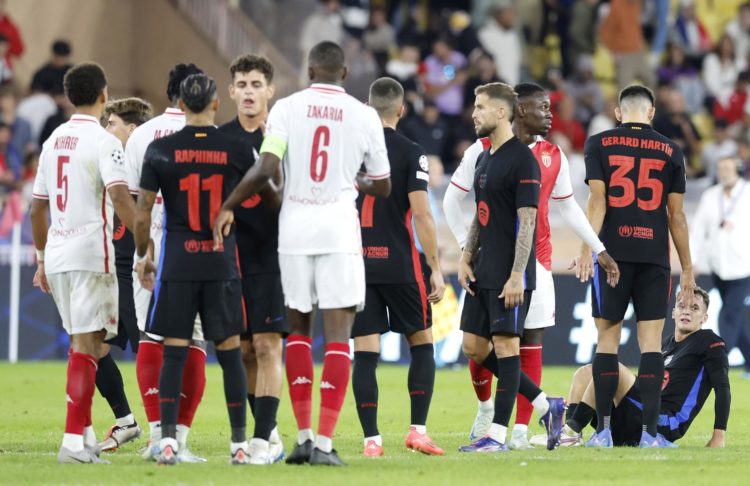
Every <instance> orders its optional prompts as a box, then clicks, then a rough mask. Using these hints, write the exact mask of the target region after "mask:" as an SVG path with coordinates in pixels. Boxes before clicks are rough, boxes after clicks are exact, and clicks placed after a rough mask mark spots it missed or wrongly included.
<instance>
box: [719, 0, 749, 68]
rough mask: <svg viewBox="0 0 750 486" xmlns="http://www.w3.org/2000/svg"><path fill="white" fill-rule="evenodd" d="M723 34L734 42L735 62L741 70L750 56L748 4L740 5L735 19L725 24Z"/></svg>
mask: <svg viewBox="0 0 750 486" xmlns="http://www.w3.org/2000/svg"><path fill="white" fill-rule="evenodd" d="M724 32H725V33H726V34H727V35H728V36H729V37H731V38H732V40H733V41H734V51H735V52H734V55H735V62H736V63H737V66H738V67H740V68H741V69H743V68H744V67H745V66H747V57H748V55H750V2H745V3H743V4H742V5H740V7H739V9H738V10H737V17H736V18H735V19H734V20H732V21H731V22H729V23H728V24H727V26H726V30H725V31H724Z"/></svg>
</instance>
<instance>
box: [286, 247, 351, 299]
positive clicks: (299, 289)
mask: <svg viewBox="0 0 750 486" xmlns="http://www.w3.org/2000/svg"><path fill="white" fill-rule="evenodd" d="M279 267H280V268H281V286H282V288H283V290H284V304H286V306H287V307H289V308H291V309H295V310H298V311H300V312H310V311H312V308H313V305H315V304H316V303H317V304H318V308H320V309H346V308H348V307H356V308H357V312H359V311H361V310H362V309H364V307H365V261H364V259H363V258H362V254H360V253H329V254H326V255H285V254H283V253H279Z"/></svg>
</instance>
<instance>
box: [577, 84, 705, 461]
mask: <svg viewBox="0 0 750 486" xmlns="http://www.w3.org/2000/svg"><path fill="white" fill-rule="evenodd" d="M654 112H655V109H654V94H653V93H652V92H651V90H650V89H648V88H646V87H644V86H638V85H631V86H628V87H626V88H624V89H623V90H622V91H621V92H620V97H619V106H618V107H617V108H616V109H615V116H616V117H617V119H618V120H620V121H621V122H622V124H621V125H620V126H619V127H617V128H614V129H612V130H607V131H604V132H602V133H600V134H597V135H595V136H593V137H590V138H589V139H588V140H587V141H586V146H585V150H584V157H585V161H586V182H587V183H588V184H589V189H590V195H589V201H588V207H587V209H588V218H589V221H590V222H591V226H593V227H594V230H595V231H596V232H597V233H599V237H600V238H601V239H602V241H603V242H604V244H605V245H606V246H607V249H608V250H609V251H610V253H611V255H612V257H613V258H614V259H615V261H616V262H617V264H618V266H619V267H620V272H621V276H620V281H619V283H618V285H617V286H616V287H614V288H612V287H609V286H608V285H606V284H605V283H606V280H605V279H607V278H609V276H608V275H607V276H605V275H603V273H604V272H601V271H599V266H598V265H595V266H594V277H593V278H594V282H593V285H592V290H591V292H592V296H591V305H592V307H593V316H594V318H595V320H596V328H597V331H598V338H597V347H596V354H595V355H594V361H593V366H592V371H593V380H594V389H595V390H596V414H597V420H598V423H597V427H596V434H594V436H593V437H592V438H591V439H590V440H589V441H588V442H587V443H586V445H587V446H589V447H611V446H612V435H611V430H610V417H611V415H612V400H613V398H614V396H615V393H616V391H617V384H618V374H619V364H618V360H617V350H618V347H619V345H620V334H621V332H622V320H623V318H624V317H625V311H626V309H627V307H628V304H629V303H630V299H631V298H632V299H633V306H634V307H635V315H636V320H637V321H638V344H639V345H640V348H641V362H640V366H639V369H638V387H639V390H640V393H641V397H642V399H643V435H642V438H641V443H640V445H641V447H644V448H653V447H669V445H670V443H669V441H667V440H666V439H665V438H664V437H663V436H662V435H661V434H657V425H658V421H659V402H660V394H659V392H660V390H661V384H662V378H663V376H664V359H663V358H662V354H661V341H662V330H663V328H664V319H665V317H666V315H667V306H668V304H669V296H670V294H671V286H672V278H671V275H670V263H669V234H670V233H671V235H672V239H673V240H674V243H675V247H676V248H677V254H678V255H679V257H680V264H681V266H682V275H681V277H680V287H681V289H682V292H683V299H684V301H685V302H684V304H685V306H686V307H687V308H692V305H693V289H694V288H695V279H694V277H693V270H692V263H691V260H690V248H689V247H690V245H689V243H688V227H687V220H686V218H685V212H684V210H683V199H684V193H685V158H684V156H683V154H682V151H681V150H680V148H679V147H678V146H677V144H675V143H674V142H672V141H671V140H670V139H668V138H666V137H664V136H662V135H661V134H659V133H658V132H656V131H655V130H653V129H652V128H651V125H650V123H651V120H652V119H653V117H654ZM590 253H591V252H590V250H589V248H588V247H586V245H584V247H583V248H582V252H581V262H585V261H591V259H590V257H589V255H590Z"/></svg>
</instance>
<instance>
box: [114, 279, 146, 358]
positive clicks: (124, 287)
mask: <svg viewBox="0 0 750 486" xmlns="http://www.w3.org/2000/svg"><path fill="white" fill-rule="evenodd" d="M117 294H118V301H119V302H118V309H117V310H118V313H119V316H120V318H119V322H118V325H117V336H115V337H113V338H112V339H110V340H109V341H106V342H107V344H109V345H112V346H117V347H118V348H121V349H122V350H123V351H124V350H125V349H126V348H127V347H128V343H130V350H131V351H133V352H134V353H137V352H138V342H139V341H140V339H141V331H140V330H139V329H138V319H137V318H136V316H135V301H134V300H133V271H132V268H130V267H129V266H128V267H127V268H125V267H118V268H117Z"/></svg>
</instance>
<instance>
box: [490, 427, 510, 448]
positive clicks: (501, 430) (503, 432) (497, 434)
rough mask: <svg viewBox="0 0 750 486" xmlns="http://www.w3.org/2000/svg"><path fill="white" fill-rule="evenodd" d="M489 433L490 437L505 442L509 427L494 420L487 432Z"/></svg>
mask: <svg viewBox="0 0 750 486" xmlns="http://www.w3.org/2000/svg"><path fill="white" fill-rule="evenodd" d="M487 435H488V436H489V438H490V439H492V440H495V441H497V442H499V443H501V444H505V437H506V436H507V435H508V427H504V426H502V425H500V424H496V423H494V422H493V423H492V424H491V425H490V431H489V432H488V433H487Z"/></svg>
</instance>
